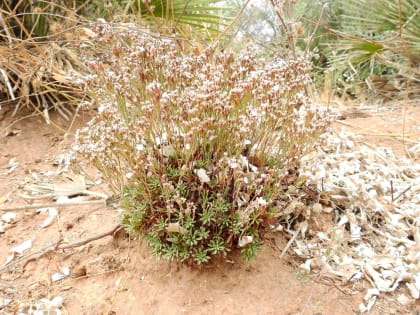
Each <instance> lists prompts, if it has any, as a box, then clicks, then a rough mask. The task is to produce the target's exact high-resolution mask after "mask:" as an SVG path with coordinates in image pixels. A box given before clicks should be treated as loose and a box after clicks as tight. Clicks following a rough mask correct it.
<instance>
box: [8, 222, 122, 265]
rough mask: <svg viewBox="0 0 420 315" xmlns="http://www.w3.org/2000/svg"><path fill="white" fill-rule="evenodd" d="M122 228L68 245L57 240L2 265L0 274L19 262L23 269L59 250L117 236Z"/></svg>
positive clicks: (120, 226)
mask: <svg viewBox="0 0 420 315" xmlns="http://www.w3.org/2000/svg"><path fill="white" fill-rule="evenodd" d="M122 228H123V226H122V225H121V224H117V225H116V226H115V227H113V228H112V229H111V230H109V231H107V232H104V233H100V234H97V235H94V236H92V237H89V238H86V239H84V240H82V241H78V242H75V243H70V244H62V240H59V241H58V242H56V243H55V244H53V245H50V246H47V247H45V248H43V249H41V250H39V251H36V252H34V253H31V254H28V255H26V256H22V257H19V258H18V259H17V260H14V261H11V262H9V263H7V264H5V265H3V266H2V267H1V268H0V272H1V271H3V270H5V269H7V268H9V267H10V266H12V265H16V264H17V263H19V262H21V261H23V263H22V268H25V266H26V265H27V264H28V263H30V262H31V261H34V260H37V259H39V258H41V257H42V256H45V255H47V254H49V253H52V252H55V251H58V250H60V249H63V250H64V249H70V248H76V247H80V246H83V245H86V244H88V243H90V242H93V241H96V240H99V239H101V238H104V237H106V236H115V234H117V233H118V232H119V231H120V230H122Z"/></svg>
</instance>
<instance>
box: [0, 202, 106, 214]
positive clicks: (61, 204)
mask: <svg viewBox="0 0 420 315" xmlns="http://www.w3.org/2000/svg"><path fill="white" fill-rule="evenodd" d="M95 204H103V205H106V200H105V199H102V200H89V201H78V202H49V203H34V204H30V205H24V206H13V207H6V208H0V211H19V210H28V209H39V208H48V207H71V206H84V205H95Z"/></svg>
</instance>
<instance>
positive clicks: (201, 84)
mask: <svg viewBox="0 0 420 315" xmlns="http://www.w3.org/2000/svg"><path fill="white" fill-rule="evenodd" d="M100 30H101V33H100V34H102V32H104V30H106V36H105V35H104V34H102V35H101V36H102V38H106V41H105V42H103V43H101V45H102V47H103V48H104V49H103V52H104V53H103V57H102V58H101V59H98V60H96V61H94V62H92V63H91V67H92V69H94V70H95V73H96V75H95V76H93V77H92V78H90V79H89V80H88V81H87V82H86V85H87V88H88V91H89V94H90V95H91V99H92V102H91V104H90V106H93V107H95V108H97V110H98V115H97V116H96V117H95V118H94V119H93V120H92V121H91V122H90V123H89V124H88V125H87V126H86V127H85V128H83V129H82V130H80V131H79V133H78V135H77V141H76V144H75V151H76V152H77V153H78V154H80V155H82V156H84V157H86V158H87V159H89V161H90V162H91V163H93V164H94V165H95V166H96V167H97V168H98V169H99V170H100V171H101V172H102V174H103V176H104V178H105V179H106V181H107V182H108V183H109V184H110V185H111V186H112V187H113V188H114V190H115V191H117V192H121V193H122V195H123V196H122V197H123V198H122V207H123V209H125V213H124V215H123V219H122V220H123V223H124V225H125V226H126V227H127V229H128V230H129V231H130V232H132V233H135V232H142V233H144V234H146V236H147V238H148V240H149V243H150V245H151V246H152V249H153V251H154V253H155V254H157V255H159V256H164V257H166V258H169V259H178V260H181V261H188V262H193V263H197V264H200V263H204V262H207V261H209V260H210V258H211V257H212V256H218V255H220V254H223V255H224V254H226V253H227V252H228V251H230V250H232V249H234V248H235V247H237V246H239V247H241V251H242V254H243V255H244V256H245V257H247V258H250V257H253V256H254V255H255V253H256V250H257V249H258V247H259V245H260V244H261V236H262V232H263V230H264V229H265V228H266V227H267V226H268V222H269V220H270V219H271V218H273V217H277V216H279V215H281V209H279V207H276V206H275V205H276V204H277V203H276V202H277V201H278V200H280V199H282V198H284V194H285V185H284V183H285V182H287V177H288V176H289V174H290V170H293V169H296V167H297V166H298V164H299V159H300V157H302V156H303V155H304V154H305V153H307V152H308V150H311V148H313V145H314V140H315V138H316V137H317V136H318V135H320V134H321V133H322V132H323V131H324V129H325V126H326V124H327V122H328V121H327V119H326V117H327V115H326V111H325V110H324V109H323V108H322V107H319V106H317V105H316V104H314V103H313V102H312V101H311V99H310V98H308V97H307V96H306V94H305V88H306V87H307V86H308V84H309V83H310V78H309V77H308V75H307V74H306V72H307V68H308V62H307V61H306V60H304V59H297V60H287V61H286V60H282V59H278V60H274V61H271V62H269V63H267V62H264V61H263V60H257V59H256V58H255V57H254V56H253V55H252V54H249V53H244V54H240V55H238V56H236V55H235V54H233V53H230V52H221V51H219V50H218V49H217V48H216V46H211V47H209V48H207V49H205V50H203V51H202V52H201V53H196V52H190V51H189V50H188V49H185V48H184V49H181V48H180V46H179V44H178V43H177V42H176V41H172V40H168V39H161V38H156V37H153V36H152V35H150V34H144V33H140V32H139V31H137V30H135V29H133V28H131V27H129V26H126V27H125V28H124V29H123V30H119V31H116V30H110V29H109V27H108V26H104V25H100ZM98 34H99V33H98ZM286 186H287V185H286Z"/></svg>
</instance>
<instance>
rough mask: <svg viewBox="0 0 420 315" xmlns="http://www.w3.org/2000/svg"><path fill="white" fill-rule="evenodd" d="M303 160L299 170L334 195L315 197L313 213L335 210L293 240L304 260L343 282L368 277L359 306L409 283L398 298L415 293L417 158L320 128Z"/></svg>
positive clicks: (419, 251)
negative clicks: (320, 225)
mask: <svg viewBox="0 0 420 315" xmlns="http://www.w3.org/2000/svg"><path fill="white" fill-rule="evenodd" d="M303 164H304V166H302V169H301V175H304V176H307V177H308V182H309V184H313V185H316V186H317V188H318V190H319V191H321V192H322V191H325V192H328V195H329V198H330V199H331V200H330V202H329V203H330V205H328V204H325V202H324V204H323V203H322V201H320V202H319V203H316V204H315V205H314V206H313V207H312V214H311V215H310V216H312V218H313V219H314V220H317V218H316V217H317V214H318V215H319V214H320V213H332V215H333V218H334V222H335V224H334V225H332V226H330V227H329V228H328V229H327V230H322V229H321V230H319V231H316V232H315V233H313V235H312V237H308V236H307V235H301V237H297V238H296V239H295V242H294V245H293V250H294V252H295V253H296V254H297V255H298V256H299V257H301V258H303V259H304V261H305V262H304V263H303V264H302V265H301V267H302V268H304V269H306V270H307V271H311V272H318V273H323V274H324V275H326V276H329V277H330V278H332V279H335V280H336V281H337V282H339V283H341V284H343V283H357V282H358V281H359V280H361V279H366V280H367V281H368V282H369V283H370V285H371V288H369V289H368V290H367V292H366V295H365V298H364V303H362V304H361V305H360V306H359V311H360V312H361V313H363V312H367V311H369V310H371V309H372V307H373V306H374V304H375V301H376V299H377V298H378V297H379V296H380V295H381V294H383V293H386V292H394V291H395V290H396V289H397V288H400V287H402V286H405V287H406V289H407V290H405V291H402V292H403V293H401V294H400V295H399V299H398V301H399V302H400V303H404V304H408V303H411V302H413V300H415V299H419V297H420V296H419V295H420V293H419V292H420V194H419V191H420V176H419V175H420V165H419V164H418V163H415V162H413V161H411V160H408V159H404V158H400V157H396V156H395V155H394V154H393V152H392V151H391V150H390V149H388V148H380V147H378V148H373V147H371V146H369V145H368V144H366V143H363V142H362V141H361V139H360V137H358V136H357V135H354V134H351V133H347V132H345V131H344V130H343V131H342V132H341V133H340V134H338V135H337V134H332V133H327V134H324V135H323V136H322V142H321V145H320V146H319V148H318V150H317V152H316V153H313V154H310V155H308V156H307V157H306V158H305V159H304V162H303ZM331 205H333V206H331ZM307 219H308V221H309V219H310V217H307Z"/></svg>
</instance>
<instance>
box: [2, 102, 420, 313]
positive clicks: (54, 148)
mask: <svg viewBox="0 0 420 315" xmlns="http://www.w3.org/2000/svg"><path fill="white" fill-rule="evenodd" d="M402 115H405V116H402ZM401 117H405V119H402V118H401ZM345 118H346V119H345V120H343V121H342V123H341V124H336V125H335V128H336V129H337V130H338V129H340V128H341V127H345V128H347V129H349V130H352V131H354V132H358V133H361V134H365V137H364V138H363V139H362V140H361V141H366V142H368V143H369V144H371V145H373V146H377V145H386V146H391V147H392V148H393V149H394V150H395V151H396V152H397V153H398V154H399V155H401V156H402V155H404V154H405V152H406V150H405V146H404V145H407V144H408V145H410V144H411V142H410V141H419V139H420V130H419V125H418V121H420V109H419V107H417V108H414V107H412V108H410V109H408V111H405V112H402V111H401V110H400V111H392V112H383V113H368V114H367V115H365V116H364V117H353V118H351V117H345ZM18 119H19V120H18ZM52 119H53V121H54V122H55V123H56V124H57V125H58V126H60V127H61V128H63V129H65V130H67V129H68V122H66V121H64V120H63V119H62V118H60V117H59V116H58V115H55V114H52ZM87 119H88V116H87V115H83V114H79V117H78V118H77V121H76V124H75V127H79V126H81V125H83V123H84V122H86V121H87ZM17 120H18V121H17ZM403 121H405V125H404V129H403V126H402V122H403ZM343 123H344V124H343ZM73 129H74V128H73ZM403 132H404V133H405V134H409V136H407V135H406V136H405V139H404V140H405V142H403V141H402V140H401V138H402V137H401V134H402V133H403ZM385 133H387V134H388V136H386V137H385V136H384V134H385ZM389 135H390V136H389ZM395 135H398V136H395ZM70 138H71V137H69V139H64V138H63V133H62V132H61V131H59V130H57V129H56V128H54V127H53V126H52V125H47V124H46V123H45V122H44V121H43V119H42V118H41V117H39V116H38V117H29V118H28V117H26V118H25V116H24V114H23V113H19V116H18V117H11V115H10V110H9V111H8V109H7V108H5V107H3V109H1V110H0V208H2V207H10V206H15V205H22V204H24V203H23V201H22V199H21V198H20V197H19V193H20V192H21V191H22V185H23V184H24V183H25V179H26V178H27V177H28V176H30V175H31V173H39V172H41V171H48V170H50V171H51V170H52V171H55V170H56V169H57V166H56V165H55V163H54V161H55V160H56V158H57V156H58V155H59V154H60V153H62V152H63V150H64V149H66V147H68V144H69V143H70V142H69V141H70ZM407 140H408V141H407ZM11 162H18V163H19V164H18V166H17V168H16V169H15V170H14V171H12V172H9V171H10V165H11V164H10V163H11ZM95 189H97V190H99V191H100V190H101V189H102V191H103V192H105V193H106V189H105V188H104V187H96V188H95ZM58 211H59V216H58V219H57V220H55V221H54V223H53V224H52V225H50V226H48V227H46V228H41V227H40V226H41V224H42V222H43V221H44V220H45V214H39V213H36V211H35V210H34V209H26V210H19V211H15V213H16V214H17V217H16V219H15V223H14V224H13V225H12V226H11V228H9V229H7V230H6V231H5V232H4V233H1V234H0V264H3V263H4V262H5V261H6V259H7V257H8V256H9V255H10V248H11V247H13V246H16V245H18V244H21V243H22V242H24V241H26V240H28V239H31V240H32V244H33V245H32V248H31V249H29V250H28V251H26V252H25V253H24V254H25V255H26V254H28V253H30V252H36V251H37V250H40V249H42V248H45V247H46V246H48V245H51V244H54V243H57V242H58V241H59V240H61V241H62V243H66V242H68V243H71V242H77V241H80V240H83V239H86V238H88V237H91V236H93V235H96V234H98V233H101V232H105V231H108V230H111V229H112V228H113V227H114V226H115V225H116V224H118V217H119V213H118V211H117V210H115V209H111V208H107V207H106V206H105V205H95V206H92V205H90V206H73V207H61V208H58ZM0 212H2V211H0ZM2 214H3V213H0V215H2ZM286 242H287V240H284V239H282V237H281V235H273V239H272V240H270V241H269V242H267V246H266V247H265V248H264V250H263V251H262V252H261V253H260V254H259V256H258V257H257V259H256V260H255V261H253V262H250V263H246V262H243V261H240V260H236V259H235V260H234V261H230V262H221V263H219V264H218V265H217V266H213V267H212V268H202V269H197V268H195V269H194V268H189V267H186V266H180V265H177V264H174V263H169V262H166V261H157V260H156V259H155V258H153V257H151V256H150V253H149V250H148V248H147V246H146V245H145V244H143V243H142V242H141V240H130V239H128V238H127V237H126V236H125V235H124V234H123V233H119V234H117V235H116V236H114V237H112V236H108V237H105V238H102V239H100V240H97V241H94V242H90V243H88V244H86V245H84V246H81V247H77V248H73V249H67V250H60V251H55V252H52V253H49V254H47V255H45V256H42V257H40V258H39V259H36V260H33V261H30V262H28V263H27V264H26V266H25V267H24V268H23V267H22V262H21V263H20V264H12V265H11V266H10V267H8V268H4V267H0V298H2V299H5V298H7V299H11V300H12V301H11V303H10V304H9V305H8V306H7V307H5V308H1V301H0V314H3V313H4V314H13V312H14V311H17V308H18V305H19V304H22V303H28V304H30V303H35V302H36V301H38V300H39V299H40V298H43V297H49V298H53V297H55V296H58V295H59V296H61V297H62V298H63V301H64V302H63V308H62V311H63V313H64V314H118V315H119V314H228V315H230V314H290V315H291V314H305V315H306V314H308V315H315V314H318V315H320V314H322V315H328V314H331V315H332V314H336V315H340V314H356V313H357V310H358V305H359V303H360V302H362V299H363V294H364V293H363V289H364V288H365V284H364V283H359V284H358V288H353V289H357V290H359V292H360V293H358V294H355V295H349V294H346V292H347V290H346V289H347V288H346V287H336V286H335V285H333V284H332V283H330V282H326V281H323V280H325V279H321V278H320V277H317V276H316V275H308V274H306V273H305V272H303V271H302V270H300V269H299V268H298V267H296V266H297V262H296V261H294V259H293V258H292V257H286V258H284V259H283V260H280V259H279V254H280V252H281V248H282V247H283V246H284V244H285V243H286ZM15 259H17V258H15ZM23 262H24V261H23ZM62 267H69V268H70V271H71V276H70V277H67V278H65V279H63V280H61V281H56V282H52V281H51V275H52V274H54V273H56V272H58V271H59V270H60V268H62ZM366 286H367V285H366ZM418 312H420V303H417V304H416V305H410V306H401V305H399V304H398V303H397V302H396V300H395V296H386V297H384V298H381V300H380V301H379V302H378V304H377V306H376V307H375V309H374V311H373V312H371V314H412V315H414V314H418Z"/></svg>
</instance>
